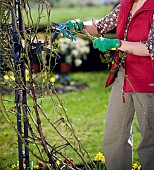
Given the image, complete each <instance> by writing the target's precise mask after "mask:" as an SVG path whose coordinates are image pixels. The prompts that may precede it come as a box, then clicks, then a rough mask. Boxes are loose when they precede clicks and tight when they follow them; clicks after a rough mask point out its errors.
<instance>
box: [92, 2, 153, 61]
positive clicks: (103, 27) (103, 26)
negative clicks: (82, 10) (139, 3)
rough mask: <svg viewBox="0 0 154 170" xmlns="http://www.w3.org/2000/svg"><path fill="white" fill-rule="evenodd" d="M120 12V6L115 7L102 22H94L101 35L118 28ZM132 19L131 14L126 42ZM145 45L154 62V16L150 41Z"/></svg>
mask: <svg viewBox="0 0 154 170" xmlns="http://www.w3.org/2000/svg"><path fill="white" fill-rule="evenodd" d="M119 11H120V4H119V5H118V6H117V7H115V8H114V9H113V11H112V12H111V13H109V14H108V15H106V16H105V17H104V18H102V19H101V20H97V21H96V20H93V22H94V24H95V25H96V26H97V30H98V33H99V34H101V35H102V36H103V35H104V34H106V33H107V32H108V31H110V30H112V29H113V28H115V27H116V25H117V18H118V15H119ZM131 18H132V15H131V13H130V15H129V17H128V20H127V26H126V30H125V34H124V40H126V35H127V30H128V26H129V23H130V20H131ZM143 43H144V44H146V46H147V48H148V50H149V53H150V54H151V58H152V60H154V16H153V23H152V25H151V30H150V32H149V37H148V40H147V41H145V42H143Z"/></svg>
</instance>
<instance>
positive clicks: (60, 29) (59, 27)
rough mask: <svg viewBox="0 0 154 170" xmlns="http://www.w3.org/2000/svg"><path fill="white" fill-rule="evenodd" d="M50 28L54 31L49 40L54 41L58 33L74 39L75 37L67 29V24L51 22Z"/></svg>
mask: <svg viewBox="0 0 154 170" xmlns="http://www.w3.org/2000/svg"><path fill="white" fill-rule="evenodd" d="M52 28H53V30H55V33H54V34H53V36H52V39H51V42H54V41H55V39H56V38H57V37H58V35H59V34H60V33H61V34H63V35H64V36H66V37H68V38H71V39H72V40H74V41H76V37H75V36H74V35H73V34H72V33H71V32H70V31H68V26H67V25H66V24H57V23H55V22H52Z"/></svg>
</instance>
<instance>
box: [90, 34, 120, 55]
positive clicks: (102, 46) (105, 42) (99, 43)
mask: <svg viewBox="0 0 154 170" xmlns="http://www.w3.org/2000/svg"><path fill="white" fill-rule="evenodd" d="M120 46H121V41H120V40H118V39H108V38H103V37H100V38H96V39H95V40H93V47H94V48H98V49H99V50H100V51H102V52H105V51H107V50H111V49H115V48H119V47H120Z"/></svg>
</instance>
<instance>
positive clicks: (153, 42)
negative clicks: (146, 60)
mask: <svg viewBox="0 0 154 170" xmlns="http://www.w3.org/2000/svg"><path fill="white" fill-rule="evenodd" d="M144 44H146V46H147V48H148V50H149V53H150V54H151V59H152V60H154V15H153V23H152V26H151V29H150V33H149V37H148V40H147V41H145V42H144Z"/></svg>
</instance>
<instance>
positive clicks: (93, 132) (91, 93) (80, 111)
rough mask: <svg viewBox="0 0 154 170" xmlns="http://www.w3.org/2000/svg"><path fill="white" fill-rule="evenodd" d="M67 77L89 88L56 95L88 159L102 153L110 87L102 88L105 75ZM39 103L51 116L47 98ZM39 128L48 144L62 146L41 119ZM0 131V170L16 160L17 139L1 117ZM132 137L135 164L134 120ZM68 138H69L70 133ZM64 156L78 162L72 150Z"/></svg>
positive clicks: (48, 98)
mask: <svg viewBox="0 0 154 170" xmlns="http://www.w3.org/2000/svg"><path fill="white" fill-rule="evenodd" d="M70 76H71V79H74V80H79V81H80V82H84V83H87V84H88V85H89V88H87V89H85V90H83V91H78V92H70V93H66V94H61V95H59V96H60V98H61V99H62V101H63V104H64V107H65V108H66V109H67V115H68V117H69V119H70V121H71V123H72V125H73V127H74V129H75V132H76V134H77V136H78V137H79V139H80V141H81V143H82V144H83V145H84V146H85V148H86V150H87V151H88V152H89V153H90V155H91V157H92V158H94V156H95V155H96V154H97V153H98V152H102V140H103V136H104V121H105V113H106V109H107V105H108V99H109V94H110V88H107V89H105V88H104V84H105V80H106V78H107V72H88V73H72V74H70ZM53 97H54V96H53ZM4 98H5V99H9V100H12V101H13V100H14V96H13V95H12V96H11V95H9V96H4ZM41 102H42V103H43V104H42V107H43V109H44V111H45V112H46V114H47V115H48V116H49V117H52V116H53V108H52V107H51V105H50V97H49V96H46V97H45V98H43V99H42V100H40V103H41ZM28 103H29V104H30V105H31V104H32V103H31V101H30V100H28ZM12 106H14V104H8V106H7V107H8V109H9V108H11V107H12ZM11 117H12V118H13V119H15V117H14V116H13V115H11ZM42 126H43V131H44V134H45V136H46V139H47V140H48V141H50V143H52V144H55V143H63V142H62V140H60V138H59V137H58V135H55V133H54V130H53V129H52V128H51V127H50V126H49V124H48V123H47V122H46V120H45V119H44V118H43V117H42ZM0 130H1V136H0V151H1V155H0V169H3V168H4V167H6V166H8V165H11V164H14V163H15V162H16V161H17V136H16V134H15V132H14V131H13V130H12V129H11V128H10V125H9V123H8V122H7V121H6V120H5V118H4V117H3V115H0ZM61 131H63V129H61ZM64 133H65V132H64ZM133 134H134V144H135V145H134V162H136V161H138V156H137V152H136V148H137V145H138V143H139V138H140V134H139V132H138V125H137V121H136V119H135V120H134V127H133ZM67 135H68V136H69V135H70V134H67ZM67 155H68V156H71V157H74V159H75V162H76V163H77V162H78V161H79V160H78V158H77V157H75V156H73V152H72V150H69V151H67ZM31 160H34V161H36V159H34V157H31Z"/></svg>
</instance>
